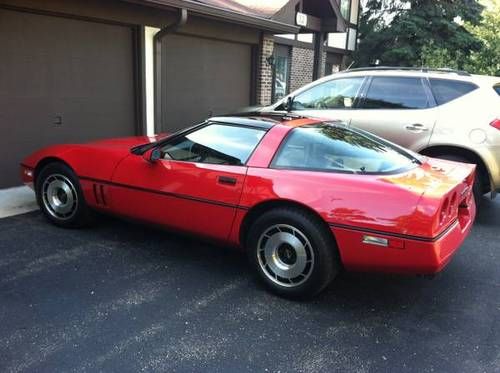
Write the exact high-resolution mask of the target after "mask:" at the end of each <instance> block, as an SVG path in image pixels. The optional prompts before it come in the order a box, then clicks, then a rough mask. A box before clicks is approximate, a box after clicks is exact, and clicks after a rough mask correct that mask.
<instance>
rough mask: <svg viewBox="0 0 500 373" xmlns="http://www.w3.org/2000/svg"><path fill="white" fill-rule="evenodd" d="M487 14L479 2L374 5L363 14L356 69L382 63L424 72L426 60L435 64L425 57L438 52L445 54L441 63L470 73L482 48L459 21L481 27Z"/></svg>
mask: <svg viewBox="0 0 500 373" xmlns="http://www.w3.org/2000/svg"><path fill="white" fill-rule="evenodd" d="M482 9H483V6H482V5H481V4H479V3H478V2H477V1H475V0H440V1H435V0H389V1H387V0H369V1H368V2H367V4H366V6H365V8H364V10H363V12H362V14H361V19H360V28H359V39H360V42H359V47H358V51H357V52H356V54H355V56H354V59H355V61H356V65H357V66H367V65H369V64H371V63H373V62H374V61H375V60H379V61H380V63H381V64H382V65H394V66H421V65H422V64H423V62H424V61H423V58H430V57H429V56H428V53H427V55H426V54H424V52H425V51H427V52H428V51H429V48H430V47H433V48H437V49H439V50H444V52H442V53H443V55H442V56H440V57H439V58H445V57H446V58H448V57H449V59H450V60H453V61H456V63H457V66H456V67H457V68H464V65H465V63H466V60H467V57H468V56H469V55H470V54H471V53H472V52H474V51H479V50H480V49H481V46H482V45H481V41H480V40H479V39H478V38H477V37H476V36H475V35H473V34H472V33H471V32H469V31H468V30H467V29H466V28H465V27H464V25H462V24H461V22H456V21H457V19H459V20H463V21H465V22H467V24H470V25H474V26H475V25H478V24H479V22H480V20H481V11H482ZM446 54H448V55H449V56H445V55H446ZM435 57H436V56H432V58H435ZM458 57H460V58H458ZM463 57H465V58H463Z"/></svg>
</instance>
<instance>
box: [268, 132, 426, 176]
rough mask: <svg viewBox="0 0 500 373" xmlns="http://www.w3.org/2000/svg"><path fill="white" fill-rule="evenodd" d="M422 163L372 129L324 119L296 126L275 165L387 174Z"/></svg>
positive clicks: (316, 169) (278, 155)
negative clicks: (378, 135) (384, 139)
mask: <svg viewBox="0 0 500 373" xmlns="http://www.w3.org/2000/svg"><path fill="white" fill-rule="evenodd" d="M418 163H419V161H418V159H416V158H414V157H413V156H412V155H410V154H409V153H406V152H405V151H404V150H403V149H401V148H399V147H397V146H395V145H393V144H390V143H387V142H385V141H383V140H381V139H378V138H377V137H374V136H372V135H370V134H368V133H365V132H361V131H357V130H356V131H353V130H350V129H347V128H344V127H341V126H339V125H336V124H331V123H321V124H318V125H313V126H304V127H298V128H295V129H293V130H292V131H291V132H290V134H289V135H288V136H287V138H286V139H285V141H284V143H283V144H282V145H281V146H280V149H279V150H278V152H277V154H276V156H275V158H274V160H273V167H275V168H287V169H302V170H315V171H335V172H349V173H366V174H386V173H396V172H403V171H406V170H409V169H411V168H413V167H415V166H416V164H418Z"/></svg>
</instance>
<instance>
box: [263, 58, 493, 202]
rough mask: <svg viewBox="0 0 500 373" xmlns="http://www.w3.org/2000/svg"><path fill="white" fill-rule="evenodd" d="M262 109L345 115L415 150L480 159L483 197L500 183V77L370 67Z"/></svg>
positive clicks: (313, 85) (343, 117)
mask: <svg viewBox="0 0 500 373" xmlns="http://www.w3.org/2000/svg"><path fill="white" fill-rule="evenodd" d="M261 110H262V111H282V110H283V111H291V112H295V113H296V114H300V115H303V116H308V117H320V118H328V119H338V120H342V121H345V122H346V123H348V124H349V125H350V126H355V127H359V128H361V129H364V130H367V131H370V132H372V133H374V134H376V135H379V136H381V137H383V138H386V139H387V140H390V141H392V142H395V143H397V144H399V145H402V146H404V147H406V148H408V149H411V150H413V151H415V152H418V153H421V154H424V155H428V156H431V157H436V158H445V159H449V160H455V161H460V162H466V163H474V164H476V165H477V166H478V167H477V177H476V181H477V182H476V184H475V186H474V191H475V196H476V200H477V202H479V199H480V198H481V196H482V195H483V194H484V193H487V192H491V197H492V198H493V197H494V196H495V195H496V192H497V191H499V190H500V77H489V76H481V75H471V74H468V73H466V72H462V71H454V70H430V69H414V68H392V67H391V68H389V67H383V68H366V69H353V70H348V71H344V72H340V73H336V74H333V75H330V76H327V77H324V78H322V79H319V80H317V81H315V82H312V83H310V84H308V85H306V86H304V87H302V88H300V89H298V90H297V91H295V92H293V93H291V94H289V95H287V96H285V97H284V98H283V99H281V100H280V101H278V102H277V103H276V104H274V105H272V106H270V107H266V108H263V109H261Z"/></svg>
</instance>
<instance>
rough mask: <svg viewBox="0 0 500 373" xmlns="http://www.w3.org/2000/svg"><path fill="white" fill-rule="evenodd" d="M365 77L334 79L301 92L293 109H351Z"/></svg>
mask: <svg viewBox="0 0 500 373" xmlns="http://www.w3.org/2000/svg"><path fill="white" fill-rule="evenodd" d="M363 80H364V77H353V78H342V79H333V80H329V81H327V82H324V83H321V84H318V85H316V86H314V87H312V88H311V89H308V90H307V91H304V92H302V93H299V94H298V95H297V96H295V98H294V100H293V110H307V109H314V110H328V109H350V108H351V107H352V106H353V105H354V100H355V99H356V97H357V95H358V93H359V91H360V89H361V85H362V84H363Z"/></svg>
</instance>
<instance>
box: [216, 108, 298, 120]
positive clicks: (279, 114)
mask: <svg viewBox="0 0 500 373" xmlns="http://www.w3.org/2000/svg"><path fill="white" fill-rule="evenodd" d="M223 116H234V117H254V118H259V117H261V118H278V120H292V119H302V118H306V117H305V116H304V115H300V114H297V113H291V112H287V111H259V110H254V111H243V112H239V113H232V114H226V115H223Z"/></svg>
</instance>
